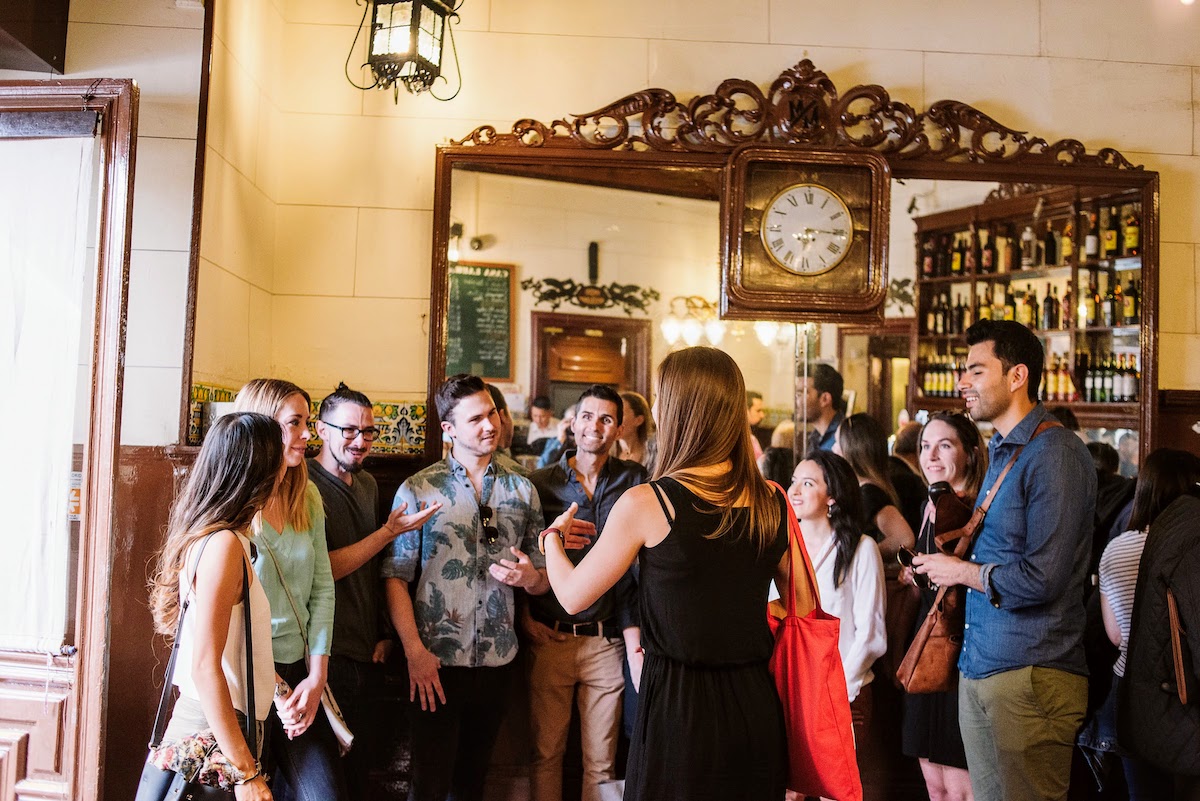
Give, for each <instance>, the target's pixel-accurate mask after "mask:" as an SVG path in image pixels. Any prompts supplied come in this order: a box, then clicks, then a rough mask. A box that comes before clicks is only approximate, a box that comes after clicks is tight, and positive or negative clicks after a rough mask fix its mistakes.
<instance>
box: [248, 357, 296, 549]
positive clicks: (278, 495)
mask: <svg viewBox="0 0 1200 801" xmlns="http://www.w3.org/2000/svg"><path fill="white" fill-rule="evenodd" d="M293 395H299V396H301V397H302V398H304V408H305V409H306V410H308V409H309V408H311V406H312V398H310V397H309V395H308V393H307V392H305V391H304V390H303V389H301V388H300V387H298V386H296V385H295V384H293V383H292V382H291V381H284V380H283V379H281V378H255V379H254V380H252V381H250V382H249V383H247V384H246V385H245V386H244V387H242V388H241V389H240V390H239V391H238V394H237V398H235V399H234V402H233V408H234V411H238V412H258V413H259V414H265V415H266V416H267V417H271V418H274V417H275V415H277V414H279V410H280V409H281V408H283V404H284V403H285V402H287V399H288V398H290V397H292V396H293ZM306 424H307V423H306ZM279 436H280V441H281V442H282V441H283V434H282V433H280V435H279ZM307 494H308V463H307V462H306V461H305V460H304V459H301V460H300V464H298V465H296V466H295V467H289V468H288V469H287V472H286V473H285V474H284V476H283V481H281V482H279V488H278V489H277V490H276V491H275V494H274V495H273V496H272V500H275V501H276V502H277V503H278V504H279V508H280V509H282V510H283V514H284V520H285V521H286V523H290V524H291V526H292V528H294V529H295V530H296V531H307V530H308V527H309V524H310V523H311V518H310V516H309V511H308V502H307Z"/></svg>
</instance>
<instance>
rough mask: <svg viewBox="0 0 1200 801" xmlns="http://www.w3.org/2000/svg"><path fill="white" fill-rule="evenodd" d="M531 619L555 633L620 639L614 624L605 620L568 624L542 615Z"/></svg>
mask: <svg viewBox="0 0 1200 801" xmlns="http://www.w3.org/2000/svg"><path fill="white" fill-rule="evenodd" d="M533 619H534V620H536V621H537V622H539V623H541V624H542V625H544V626H549V627H550V628H552V629H554V630H555V631H559V632H562V633H563V634H570V635H572V636H574V637H609V638H613V637H620V636H621V630H620V629H619V628H617V626H616V624H614V623H610V622H608V621H607V620H601V621H591V622H589V623H568V622H566V621H564V620H553V619H551V618H549V617H545V616H543V615H534V616H533Z"/></svg>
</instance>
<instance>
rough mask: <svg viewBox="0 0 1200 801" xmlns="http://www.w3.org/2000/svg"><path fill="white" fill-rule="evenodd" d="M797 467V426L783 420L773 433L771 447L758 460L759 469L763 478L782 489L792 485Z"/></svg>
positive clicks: (790, 421)
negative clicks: (793, 472)
mask: <svg viewBox="0 0 1200 801" xmlns="http://www.w3.org/2000/svg"><path fill="white" fill-rule="evenodd" d="M795 467H796V424H795V422H793V421H792V420H790V419H789V420H783V421H781V422H780V423H779V425H777V426H775V429H774V430H773V431H772V432H771V447H769V448H767V449H766V450H765V451H763V454H762V456H760V457H759V459H758V469H759V471H760V472H761V473H762V474H763V477H764V478H766V479H768V480H770V481H774V482H775V483H776V484H778V485H779V486H781V487H786V486H788V485H790V484H791V483H792V471H793V470H794V469H795Z"/></svg>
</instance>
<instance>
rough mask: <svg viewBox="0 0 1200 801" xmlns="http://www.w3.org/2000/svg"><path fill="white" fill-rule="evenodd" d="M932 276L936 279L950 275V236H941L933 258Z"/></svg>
mask: <svg viewBox="0 0 1200 801" xmlns="http://www.w3.org/2000/svg"><path fill="white" fill-rule="evenodd" d="M933 274H934V275H935V276H937V277H938V278H941V277H942V276H943V275H949V274H950V235H949V234H942V237H941V239H939V240H938V248H937V253H935V254H934V258H933Z"/></svg>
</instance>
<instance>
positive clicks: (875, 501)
mask: <svg viewBox="0 0 1200 801" xmlns="http://www.w3.org/2000/svg"><path fill="white" fill-rule="evenodd" d="M833 452H834V453H836V454H837V455H838V456H842V457H845V459H846V461H847V462H849V463H850V466H851V467H852V468H854V473H855V475H857V476H858V483H859V486H860V488H861V491H862V501H863V523H864V525H865V526H866V533H867V534H870V535H871V536H872V537H873V538H874V539H875V541H876V542H877V543H878V544H879V551H880V553H882V554H883V558H884V559H887V560H888V561H895V559H896V552H897V551H899V550H900V549H901V548H911V547H912V546H913V543H914V542H915V541H916V537H915V535H914V534H913V531H912V527H911V526H909V525H908V521H907V520H905V519H904V514H903V512H902V511H901V510H900V496H899V495H898V494H897V492H896V488H895V486H893V484H892V479H891V476H890V475H889V473H888V455H887V438H886V437H885V436H884V434H883V426H881V425H879V421H877V420H876V419H875V418H874V417H871V416H870V415H869V414H866V413H865V412H860V413H859V414H854V415H851V416H849V417H847V418H846V419H845V420H843V421H842V422H841V423H840V424H839V425H838V427H837V429H835V431H834V447H833Z"/></svg>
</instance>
